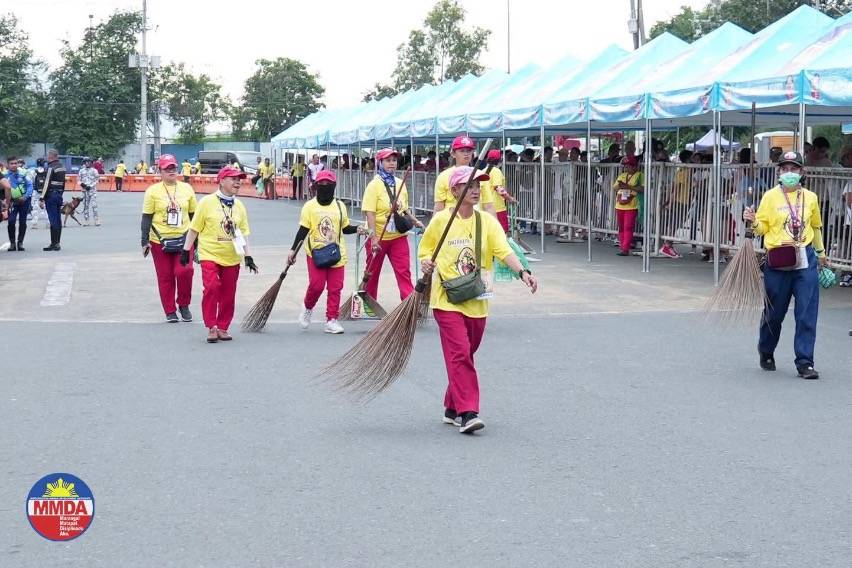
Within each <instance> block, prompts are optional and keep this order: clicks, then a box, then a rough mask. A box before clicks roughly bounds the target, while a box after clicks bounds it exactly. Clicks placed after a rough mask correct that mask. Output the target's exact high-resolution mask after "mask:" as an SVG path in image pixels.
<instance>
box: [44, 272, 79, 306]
mask: <svg viewBox="0 0 852 568" xmlns="http://www.w3.org/2000/svg"><path fill="white" fill-rule="evenodd" d="M75 266H77V265H76V264H75V263H73V262H60V263H59V264H57V265H56V267H55V268H54V269H53V274H51V276H50V280H48V282H47V288H45V290H44V296H42V298H41V305H42V306H44V307H50V306H64V305H66V304H67V303H68V302H70V301H71V286H72V285H73V284H74V267H75Z"/></svg>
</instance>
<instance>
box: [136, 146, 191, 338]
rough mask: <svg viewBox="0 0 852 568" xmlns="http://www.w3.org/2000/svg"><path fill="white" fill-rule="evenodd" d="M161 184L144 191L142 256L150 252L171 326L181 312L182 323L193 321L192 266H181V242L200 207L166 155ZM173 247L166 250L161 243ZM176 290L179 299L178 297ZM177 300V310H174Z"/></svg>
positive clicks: (160, 164) (161, 165)
mask: <svg viewBox="0 0 852 568" xmlns="http://www.w3.org/2000/svg"><path fill="white" fill-rule="evenodd" d="M157 166H158V167H159V169H160V176H161V181H159V182H157V183H155V184H153V185H151V186H150V187H148V189H146V190H145V197H144V199H143V201H142V255H143V256H148V253H151V256H152V258H153V259H154V270H155V272H156V273H157V286H158V288H159V291H160V303H161V304H162V306H163V311H164V312H165V314H166V321H168V322H169V323H177V322H178V314H177V312H178V310H180V315H181V319H183V321H192V313H191V312H190V311H189V304H190V301H191V300H192V275H193V269H192V265H189V266H182V265H181V264H180V263H179V260H180V248H181V244H180V239H183V238H185V237H184V235H186V233H187V231H189V222H190V220H191V219H192V216H193V214H194V213H195V209H196V206H197V203H196V200H195V192H194V191H193V190H192V187H191V186H190V185H188V184H186V183H183V182H181V181H178V179H177V176H178V173H177V172H178V170H177V160H175V157H174V156H172V155H171V154H163V155H162V156H160V158H159V160H157ZM163 240H166V241H170V242H171V243H172V245H171V246H170V247H169V248H168V249H164V247H163V243H162V241H163ZM175 291H177V298H175ZM175 301H177V309H176V308H175Z"/></svg>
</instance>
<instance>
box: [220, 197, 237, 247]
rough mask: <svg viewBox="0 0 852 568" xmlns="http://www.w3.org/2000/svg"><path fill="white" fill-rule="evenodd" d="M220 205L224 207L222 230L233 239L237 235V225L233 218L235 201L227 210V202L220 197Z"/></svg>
mask: <svg viewBox="0 0 852 568" xmlns="http://www.w3.org/2000/svg"><path fill="white" fill-rule="evenodd" d="M219 207H221V208H222V217H223V219H222V221H223V222H222V230H224V231H225V234H226V235H227V236H229V237H231V238H232V239H233V238H234V237H235V236H236V232H235V231H234V228H235V227H234V220H233V216H234V202H233V201H232V202H231V204H230V205H229V206H228V210H227V211H225V203H224V202H223V201H222V200H221V199H220V200H219Z"/></svg>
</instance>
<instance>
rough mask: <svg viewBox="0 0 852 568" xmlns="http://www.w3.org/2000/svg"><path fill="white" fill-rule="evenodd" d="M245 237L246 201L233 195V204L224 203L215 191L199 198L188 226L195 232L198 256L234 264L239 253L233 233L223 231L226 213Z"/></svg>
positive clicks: (223, 264) (220, 264) (247, 226)
mask: <svg viewBox="0 0 852 568" xmlns="http://www.w3.org/2000/svg"><path fill="white" fill-rule="evenodd" d="M226 213H227V215H228V216H229V217H230V218H231V221H233V223H234V226H235V227H238V228H239V229H240V232H241V233H242V234H243V236H244V237H247V236H249V224H248V214H247V213H246V208H245V205H243V204H242V202H241V201H239V200H237V199H235V200H234V205H233V207H225V206H224V205H223V204H222V203H221V202H220V201H219V196H218V195H216V194H215V193H213V194H210V195H207V196H205V197H203V198H202V199H201V201H199V202H198V209H196V211H195V215H194V216H193V217H192V223H191V224H190V226H189V227H190V229H192V230H193V231H195V232H196V233H198V260H212V261H213V262H215V263H216V264H218V265H219V266H235V265H237V264H239V263H240V260H241V259H242V257H241V256H240V255H238V254H237V251H236V250H235V249H234V235H229V234H227V233H226V232H225V228H224V227H223V225H224V220H225V214H226Z"/></svg>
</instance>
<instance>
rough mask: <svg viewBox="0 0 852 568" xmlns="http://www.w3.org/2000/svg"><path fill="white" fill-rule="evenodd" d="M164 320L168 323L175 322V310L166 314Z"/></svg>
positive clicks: (176, 320) (176, 318) (176, 319)
mask: <svg viewBox="0 0 852 568" xmlns="http://www.w3.org/2000/svg"><path fill="white" fill-rule="evenodd" d="M166 321H167V322H169V323H177V322H178V317H177V312H172V313H170V314H166Z"/></svg>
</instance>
